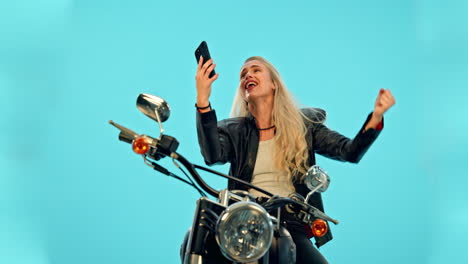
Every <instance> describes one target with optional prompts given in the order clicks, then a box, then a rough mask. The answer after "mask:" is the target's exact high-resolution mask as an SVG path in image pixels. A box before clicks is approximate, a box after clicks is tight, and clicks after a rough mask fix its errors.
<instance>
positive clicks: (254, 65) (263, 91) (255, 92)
mask: <svg viewBox="0 0 468 264" xmlns="http://www.w3.org/2000/svg"><path fill="white" fill-rule="evenodd" d="M240 89H241V90H242V89H243V90H242V91H244V92H243V93H242V95H243V97H244V99H245V100H246V101H247V102H252V100H258V99H261V98H263V99H267V98H270V99H273V96H274V90H275V85H274V84H273V81H272V79H271V74H270V71H269V70H268V68H267V67H266V66H265V65H264V64H263V63H262V62H261V61H258V60H252V61H248V62H246V63H245V64H244V66H242V69H241V72H240Z"/></svg>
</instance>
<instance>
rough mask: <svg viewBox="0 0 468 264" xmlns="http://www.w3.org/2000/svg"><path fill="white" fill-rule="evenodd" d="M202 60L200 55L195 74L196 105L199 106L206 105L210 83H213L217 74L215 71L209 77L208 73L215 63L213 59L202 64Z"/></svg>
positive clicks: (209, 92) (214, 66)
mask: <svg viewBox="0 0 468 264" xmlns="http://www.w3.org/2000/svg"><path fill="white" fill-rule="evenodd" d="M203 60H204V59H203V57H202V56H200V61H199V62H198V67H197V73H196V75H195V81H196V86H197V106H199V107H205V106H208V104H209V99H210V94H211V84H213V82H214V81H215V80H216V79H218V76H219V73H217V74H215V75H214V76H213V77H211V78H210V77H209V76H210V73H211V72H212V71H213V70H214V69H215V68H216V64H214V63H213V59H210V60H208V61H207V62H206V63H205V64H203Z"/></svg>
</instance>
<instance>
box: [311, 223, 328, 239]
mask: <svg viewBox="0 0 468 264" xmlns="http://www.w3.org/2000/svg"><path fill="white" fill-rule="evenodd" d="M311 228H312V234H314V236H315V237H322V236H324V235H325V234H326V233H327V232H328V224H327V222H326V221H325V220H322V219H317V220H315V221H314V222H313V223H312V225H311Z"/></svg>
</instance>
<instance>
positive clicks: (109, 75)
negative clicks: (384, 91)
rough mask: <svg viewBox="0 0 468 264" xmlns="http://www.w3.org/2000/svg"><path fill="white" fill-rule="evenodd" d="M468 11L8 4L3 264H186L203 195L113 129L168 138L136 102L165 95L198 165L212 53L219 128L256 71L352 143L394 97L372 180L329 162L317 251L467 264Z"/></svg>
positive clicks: (440, 6) (172, 122)
mask: <svg viewBox="0 0 468 264" xmlns="http://www.w3.org/2000/svg"><path fill="white" fill-rule="evenodd" d="M467 3H468V2H466V1H463V0H459V1H456V0H452V1H450V0H449V1H440V0H439V1H436V0H431V1H423V0H413V1H407V0H393V1H370V0H369V1H367V0H365V1H345V0H341V1H338V0H331V1H289V2H288V3H286V1H143V0H134V1H86V0H82V1H72V0H43V1H32V0H16V1H6V0H3V1H1V2H0V111H1V112H0V263H8V264H29V263H31V264H33V263H34V264H49V263H67V264H73V263H88V264H92V263H106V264H111V263H112V264H114V263H115V264H117V263H119V264H120V263H122V264H123V263H140V264H143V263H178V258H179V255H178V250H179V244H180V242H181V240H182V238H183V235H184V234H185V232H186V230H187V229H188V227H189V226H190V224H191V221H192V216H193V215H192V213H193V209H194V206H195V200H196V199H197V197H198V196H197V193H196V192H195V191H194V190H193V189H191V188H189V187H188V186H185V185H184V184H182V183H179V182H177V181H175V180H172V179H170V178H167V177H165V176H162V175H160V174H158V173H155V172H153V171H152V170H151V169H150V168H148V167H147V166H145V165H144V164H143V162H142V160H141V157H139V156H137V155H135V154H133V152H131V149H130V147H129V146H128V145H126V144H124V143H121V142H119V141H118V140H117V135H118V132H117V130H116V129H115V128H113V127H111V126H110V125H109V124H108V123H107V122H108V120H110V119H113V120H114V121H116V122H118V123H120V124H122V125H125V126H128V127H130V128H132V129H133V130H135V131H138V132H140V133H147V134H152V135H157V134H158V132H157V131H158V129H157V125H156V123H155V122H153V121H152V120H150V119H148V118H146V117H145V116H144V115H143V114H141V113H140V112H139V111H138V110H137V109H136V107H135V100H136V97H137V95H138V94H139V93H143V92H145V93H151V94H155V95H158V96H160V97H162V98H164V99H166V100H167V101H168V102H169V104H170V106H171V108H172V113H171V117H170V119H169V120H168V121H167V122H166V123H165V129H166V132H167V134H169V135H172V136H175V137H177V138H178V139H179V141H180V143H181V145H180V148H179V152H180V153H183V154H184V155H185V156H186V157H187V158H189V159H190V160H191V161H193V162H195V163H199V164H201V163H203V161H202V159H201V155H200V153H199V148H198V144H197V142H196V133H195V118H194V116H195V111H194V107H193V104H194V102H195V88H194V75H195V66H196V63H195V59H194V55H193V52H194V50H195V48H196V47H197V46H198V44H199V43H200V41H202V40H206V41H207V42H208V44H209V46H210V50H211V53H212V56H213V57H214V58H215V62H216V63H217V64H218V67H217V71H218V72H219V73H220V77H219V79H218V80H217V81H216V82H215V84H214V88H213V93H212V98H211V102H212V105H213V107H214V108H215V109H216V111H217V114H218V116H219V117H227V116H228V114H229V110H230V105H231V100H232V97H233V95H234V93H235V89H236V87H237V83H238V73H239V69H240V67H241V65H242V62H243V60H244V59H246V58H247V57H249V56H252V55H261V56H264V57H266V58H267V59H269V60H270V61H271V62H272V63H273V64H274V65H276V66H277V68H278V69H279V71H280V72H281V74H282V76H283V78H284V80H285V82H286V84H287V85H288V87H289V88H290V90H291V91H292V92H293V94H294V95H295V96H296V98H297V99H298V101H299V102H300V103H301V104H302V105H304V106H315V107H321V108H324V109H326V110H327V112H328V121H327V124H328V126H329V127H331V128H333V129H335V130H337V131H339V132H341V133H343V134H344V135H347V136H350V137H352V136H354V135H355V133H356V132H357V131H358V129H359V128H360V127H361V125H362V123H363V122H364V119H365V117H366V115H367V114H368V113H369V112H370V111H371V110H372V107H373V102H374V100H375V97H376V95H377V93H378V89H379V88H381V87H385V88H390V89H391V90H392V92H393V94H394V95H395V97H396V100H397V104H396V105H395V106H394V108H392V109H391V110H390V111H389V112H388V113H387V114H386V121H385V122H386V127H385V129H384V131H383V132H382V134H381V136H380V137H379V139H378V140H377V141H376V142H375V144H374V145H373V146H372V148H371V149H370V150H369V152H368V153H367V155H366V156H365V157H364V159H363V160H362V161H361V163H360V164H358V165H354V164H347V163H340V162H336V161H331V160H327V159H325V158H322V157H319V160H318V163H319V165H321V166H322V167H323V168H324V169H325V170H327V171H328V173H329V174H330V175H331V177H332V184H331V186H330V188H329V190H328V191H327V193H325V194H324V199H325V205H326V209H327V213H328V214H329V215H331V216H333V217H335V218H337V219H339V220H340V221H341V222H340V224H339V225H338V226H335V227H333V232H334V236H335V239H334V240H333V241H332V242H330V243H329V244H327V245H325V246H324V247H322V248H321V251H322V253H323V254H324V255H325V256H326V258H327V259H328V260H329V261H330V263H430V264H433V263H468V255H467V254H466V250H467V249H468V248H467V245H468V239H467V235H468V205H467V201H468V196H467V194H466V193H467V192H466V190H465V189H466V187H467V186H468V178H467V177H466V176H468V175H467V174H468V173H467V172H468V166H467V165H466V161H467V157H468V155H467V154H468V153H467V150H466V149H467V147H468V138H467V136H466V130H467V128H468V121H467V118H466V115H467V114H468V107H467V103H466V99H468V89H467V88H468V52H467V51H468V49H467V47H468V18H467V17H468V16H466V14H467V13H468V4H467ZM162 164H164V165H167V166H168V167H169V168H171V169H172V171H174V172H176V168H175V167H174V166H171V162H170V161H168V160H165V161H163V162H162ZM216 169H218V170H221V171H224V172H226V171H227V167H226V166H221V167H216ZM206 180H208V181H209V182H211V183H212V184H214V185H215V186H217V188H222V187H223V186H224V185H225V181H224V180H223V179H218V178H216V177H213V176H208V175H207V176H206Z"/></svg>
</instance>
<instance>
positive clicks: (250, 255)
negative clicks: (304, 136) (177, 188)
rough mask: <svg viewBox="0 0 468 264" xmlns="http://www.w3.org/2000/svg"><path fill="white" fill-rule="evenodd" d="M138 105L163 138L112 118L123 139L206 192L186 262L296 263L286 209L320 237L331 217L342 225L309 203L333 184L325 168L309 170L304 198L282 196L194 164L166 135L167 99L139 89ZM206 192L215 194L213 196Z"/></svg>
mask: <svg viewBox="0 0 468 264" xmlns="http://www.w3.org/2000/svg"><path fill="white" fill-rule="evenodd" d="M137 108H138V109H139V110H140V111H141V112H142V113H143V114H145V115H146V116H148V117H149V118H151V119H153V120H154V121H156V122H157V123H158V125H159V130H160V131H159V132H160V135H159V137H157V138H155V137H151V136H148V135H143V134H138V133H136V132H134V131H132V130H130V129H128V128H126V127H124V126H121V125H119V124H117V123H115V122H113V121H112V120H111V121H109V123H110V124H111V125H113V126H115V127H116V128H118V129H119V130H120V133H119V140H121V141H123V142H126V143H129V144H131V145H132V149H133V151H134V152H135V153H137V154H139V155H142V157H143V161H144V163H145V164H146V165H148V166H149V167H151V168H153V169H154V170H156V171H159V172H161V173H162V174H165V175H168V176H170V177H173V178H176V179H178V180H180V181H182V182H184V183H186V184H189V185H191V186H193V187H194V188H195V189H196V190H197V191H198V192H199V193H200V195H201V198H199V199H198V200H197V206H196V209H195V214H194V218H193V223H192V226H191V228H190V229H189V232H188V233H187V235H186V238H185V241H184V243H183V246H182V248H181V261H182V263H184V264H207V263H255V262H257V263H261V264H273V263H295V260H296V248H295V244H294V241H293V240H292V238H291V235H290V234H289V232H288V230H287V229H286V227H285V222H283V221H281V215H282V214H281V212H282V210H286V211H287V212H288V213H290V214H293V215H294V216H295V217H296V219H299V221H300V222H302V223H304V224H306V225H309V227H310V229H311V230H312V233H313V235H314V236H316V237H321V236H323V235H325V234H326V233H327V232H328V223H327V221H329V222H332V223H334V224H338V221H337V220H335V219H332V218H331V217H329V216H328V215H326V214H325V213H323V212H322V211H320V210H319V209H317V208H315V207H313V206H311V205H310V204H308V200H309V198H310V197H311V195H312V194H313V193H315V192H324V191H325V190H326V189H327V188H328V186H329V184H330V177H329V176H328V174H327V173H326V172H325V171H323V170H322V169H321V168H320V167H318V166H316V165H314V166H312V167H311V168H309V170H308V171H307V174H306V175H305V183H306V185H307V187H308V188H309V189H310V192H309V193H308V194H307V196H306V197H305V198H304V197H303V196H301V195H300V194H297V193H293V194H291V195H290V196H289V197H279V196H277V195H273V194H272V193H270V192H268V191H266V190H263V189H262V188H259V187H257V186H255V185H253V184H251V183H249V182H245V181H242V180H240V179H237V178H234V177H232V176H229V175H225V174H223V173H220V172H217V171H214V170H212V169H209V168H206V167H203V166H200V165H196V164H192V163H190V162H189V161H188V160H187V159H186V158H184V157H183V156H182V155H181V154H180V153H177V152H176V150H177V148H178V146H179V142H178V141H177V139H176V138H174V137H171V136H169V135H165V134H164V128H163V126H162V123H163V122H164V121H166V120H167V119H168V118H169V115H170V107H169V105H168V103H167V102H166V101H165V100H164V99H162V98H160V97H157V96H154V95H150V94H140V95H139V96H138V98H137ZM162 158H171V159H172V160H173V161H174V164H175V165H176V166H177V167H179V168H180V169H181V171H182V172H183V173H184V174H185V176H186V177H187V179H184V178H182V177H180V176H177V175H176V174H174V173H172V172H170V171H169V170H168V169H166V168H164V167H163V166H161V165H159V164H158V163H157V161H158V160H160V159H162ZM179 164H181V165H182V166H183V167H184V168H185V169H186V170H187V171H188V173H189V174H187V173H185V171H184V170H183V169H182V167H180V166H179ZM197 170H203V171H205V172H209V173H213V174H216V175H218V176H221V177H224V178H227V179H230V180H234V181H237V182H239V183H242V184H243V185H245V186H247V187H248V188H250V189H255V190H257V191H259V192H261V193H263V194H264V195H265V197H266V198H265V199H263V200H262V201H260V200H259V199H256V198H255V197H253V196H252V195H251V194H250V193H249V192H247V191H243V190H228V189H224V190H216V189H214V188H212V187H211V186H210V185H208V184H207V183H206V182H205V181H204V180H203V179H202V177H201V176H200V174H199V173H198V171H197ZM205 192H206V193H207V194H209V195H211V196H213V197H214V199H209V198H208V197H207V195H206V193H205Z"/></svg>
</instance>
